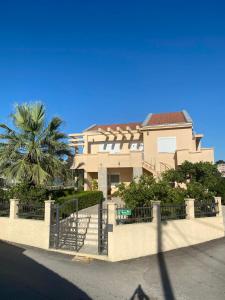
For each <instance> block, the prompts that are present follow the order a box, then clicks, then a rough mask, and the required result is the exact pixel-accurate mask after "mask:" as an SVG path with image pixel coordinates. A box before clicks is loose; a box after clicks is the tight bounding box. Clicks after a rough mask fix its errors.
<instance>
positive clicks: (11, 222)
mask: <svg viewBox="0 0 225 300" xmlns="http://www.w3.org/2000/svg"><path fill="white" fill-rule="evenodd" d="M18 202H19V201H18V200H17V199H11V200H10V216H9V217H8V218H7V217H0V239H1V240H5V241H8V242H14V243H19V244H25V245H29V246H34V247H38V248H43V249H48V248H49V239H50V218H51V203H52V201H51V200H47V201H45V218H44V221H40V220H29V219H20V218H18V217H17V212H18V206H17V205H18Z"/></svg>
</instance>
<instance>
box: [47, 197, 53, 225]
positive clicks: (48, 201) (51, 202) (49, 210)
mask: <svg viewBox="0 0 225 300" xmlns="http://www.w3.org/2000/svg"><path fill="white" fill-rule="evenodd" d="M54 202H55V201H54V200H46V201H45V223H46V225H49V226H50V225H51V209H52V205H53V204H54Z"/></svg>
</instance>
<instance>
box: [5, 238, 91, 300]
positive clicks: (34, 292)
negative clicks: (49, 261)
mask: <svg viewBox="0 0 225 300" xmlns="http://www.w3.org/2000/svg"><path fill="white" fill-rule="evenodd" d="M24 251H25V249H23V248H21V247H17V246H14V245H9V244H7V243H3V242H0V266H1V267H0V291H1V295H0V297H1V299H23V300H26V299H32V300H37V299H73V300H75V299H84V300H89V299H91V298H90V297H89V296H88V295H87V294H85V293H84V292H83V291H82V290H81V289H79V288H78V287H76V286H75V285H73V284H72V283H70V282H68V281H67V280H65V279H64V278H62V277H60V276H59V275H57V274H56V273H54V272H53V271H51V270H49V269H47V268H46V267H44V266H42V265H40V264H39V263H37V262H35V261H34V260H32V259H31V258H28V257H27V256H25V255H24V253H23V252H24Z"/></svg>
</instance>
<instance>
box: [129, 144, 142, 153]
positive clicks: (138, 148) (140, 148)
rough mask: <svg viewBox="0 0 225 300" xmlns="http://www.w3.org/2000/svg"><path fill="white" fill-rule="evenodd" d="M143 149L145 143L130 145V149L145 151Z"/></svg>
mask: <svg viewBox="0 0 225 300" xmlns="http://www.w3.org/2000/svg"><path fill="white" fill-rule="evenodd" d="M143 149H144V145H143V143H131V145H130V151H143Z"/></svg>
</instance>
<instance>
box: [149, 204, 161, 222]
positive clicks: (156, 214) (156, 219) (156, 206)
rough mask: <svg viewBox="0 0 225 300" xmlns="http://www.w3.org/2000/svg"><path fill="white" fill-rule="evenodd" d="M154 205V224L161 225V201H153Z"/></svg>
mask: <svg viewBox="0 0 225 300" xmlns="http://www.w3.org/2000/svg"><path fill="white" fill-rule="evenodd" d="M151 203H152V218H153V219H152V222H153V223H156V224H159V223H160V222H161V209H160V203H161V201H151Z"/></svg>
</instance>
